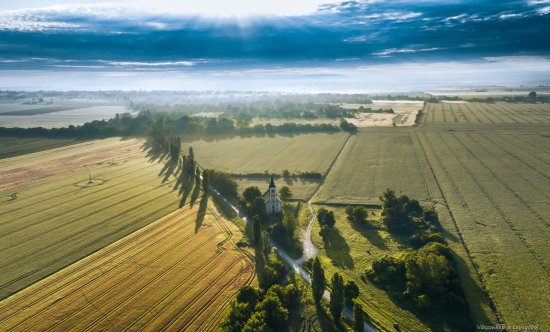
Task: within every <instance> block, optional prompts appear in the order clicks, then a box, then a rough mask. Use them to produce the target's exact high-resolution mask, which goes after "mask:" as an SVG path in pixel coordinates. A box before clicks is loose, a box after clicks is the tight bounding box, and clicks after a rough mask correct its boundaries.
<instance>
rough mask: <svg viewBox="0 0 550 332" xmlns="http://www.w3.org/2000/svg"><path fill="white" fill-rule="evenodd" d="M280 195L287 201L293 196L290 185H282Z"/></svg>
mask: <svg viewBox="0 0 550 332" xmlns="http://www.w3.org/2000/svg"><path fill="white" fill-rule="evenodd" d="M279 195H280V196H281V199H282V200H283V201H286V200H289V199H290V198H292V191H291V190H290V188H289V187H287V186H283V187H281V190H279Z"/></svg>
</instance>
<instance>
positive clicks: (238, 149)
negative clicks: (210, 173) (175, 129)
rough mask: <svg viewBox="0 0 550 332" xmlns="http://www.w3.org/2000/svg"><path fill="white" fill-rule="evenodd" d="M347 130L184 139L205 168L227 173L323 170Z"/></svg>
mask: <svg viewBox="0 0 550 332" xmlns="http://www.w3.org/2000/svg"><path fill="white" fill-rule="evenodd" d="M347 137H348V135H347V134H344V133H337V134H303V135H295V136H292V137H291V136H279V135H276V136H274V137H248V138H241V137H235V138H227V139H219V140H210V141H205V140H196V141H192V142H186V143H185V144H182V145H183V151H184V153H185V154H187V149H188V147H189V146H192V147H193V150H194V153H195V159H196V160H197V161H198V162H199V163H200V165H201V166H202V167H204V168H207V169H216V170H219V171H224V172H229V173H239V174H247V173H263V172H264V171H267V172H268V173H278V174H281V173H282V172H283V171H284V170H285V169H287V170H289V171H290V172H292V173H294V172H300V171H302V172H319V173H324V172H326V170H327V169H328V167H329V165H330V164H331V163H332V161H333V160H334V158H335V157H336V155H337V154H338V151H339V150H340V148H341V146H342V144H343V143H344V142H345V140H346V138H347Z"/></svg>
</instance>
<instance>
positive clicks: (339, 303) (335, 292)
mask: <svg viewBox="0 0 550 332" xmlns="http://www.w3.org/2000/svg"><path fill="white" fill-rule="evenodd" d="M330 287H331V288H332V292H331V294H330V313H331V314H332V318H333V319H334V322H336V323H337V322H339V321H340V317H341V316H342V309H343V308H344V279H343V278H342V276H341V275H340V274H338V273H335V274H334V275H333V276H332V280H331V285H330Z"/></svg>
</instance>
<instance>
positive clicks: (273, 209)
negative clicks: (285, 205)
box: [264, 176, 282, 214]
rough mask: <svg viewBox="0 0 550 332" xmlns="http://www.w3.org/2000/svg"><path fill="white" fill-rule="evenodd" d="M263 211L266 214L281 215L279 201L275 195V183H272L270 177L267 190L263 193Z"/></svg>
mask: <svg viewBox="0 0 550 332" xmlns="http://www.w3.org/2000/svg"><path fill="white" fill-rule="evenodd" d="M264 201H265V209H266V211H267V213H268V214H276V213H281V210H282V209H281V206H282V205H281V199H280V198H279V196H278V195H277V189H276V188H275V182H273V176H272V177H271V183H270V184H269V189H268V190H267V191H266V192H265V193H264Z"/></svg>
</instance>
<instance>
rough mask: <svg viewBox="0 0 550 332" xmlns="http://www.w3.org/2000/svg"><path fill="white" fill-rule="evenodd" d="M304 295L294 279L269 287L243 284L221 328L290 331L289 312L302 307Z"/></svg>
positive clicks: (250, 330) (233, 330) (232, 330)
mask: <svg viewBox="0 0 550 332" xmlns="http://www.w3.org/2000/svg"><path fill="white" fill-rule="evenodd" d="M300 297H301V292H300V289H299V288H298V287H297V285H296V284H295V283H293V282H292V280H291V281H290V282H289V283H288V284H287V285H286V286H281V285H278V284H277V285H273V286H271V287H269V288H268V289H267V290H262V289H257V288H254V287H252V286H243V287H241V289H240V290H239V292H238V293H237V297H236V299H235V300H234V301H233V302H232V303H231V307H230V310H229V314H228V315H227V317H226V318H225V319H224V321H223V322H222V323H221V325H220V327H221V328H222V330H223V331H228V332H241V331H243V332H245V331H246V332H257V331H283V332H284V331H289V330H290V329H289V324H288V320H289V315H290V312H291V311H293V310H296V309H297V308H299V306H300Z"/></svg>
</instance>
